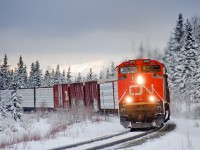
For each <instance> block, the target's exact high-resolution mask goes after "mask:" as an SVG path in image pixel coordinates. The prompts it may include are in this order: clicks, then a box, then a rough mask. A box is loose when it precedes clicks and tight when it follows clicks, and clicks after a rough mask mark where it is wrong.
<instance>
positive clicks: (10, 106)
mask: <svg viewBox="0 0 200 150" xmlns="http://www.w3.org/2000/svg"><path fill="white" fill-rule="evenodd" d="M5 93H6V94H7V95H6V96H5V97H4V99H1V101H0V107H1V108H0V109H1V111H0V113H1V117H3V118H10V119H13V120H15V121H19V120H20V119H21V116H22V107H21V102H22V99H21V97H20V96H19V95H18V93H17V91H16V90H13V91H11V92H10V91H8V90H7V91H5Z"/></svg>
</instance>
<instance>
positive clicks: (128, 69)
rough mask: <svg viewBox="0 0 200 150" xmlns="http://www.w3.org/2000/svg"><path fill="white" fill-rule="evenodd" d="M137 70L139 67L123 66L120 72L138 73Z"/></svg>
mask: <svg viewBox="0 0 200 150" xmlns="http://www.w3.org/2000/svg"><path fill="white" fill-rule="evenodd" d="M136 72H137V67H135V66H133V67H122V68H120V73H121V74H128V73H136Z"/></svg>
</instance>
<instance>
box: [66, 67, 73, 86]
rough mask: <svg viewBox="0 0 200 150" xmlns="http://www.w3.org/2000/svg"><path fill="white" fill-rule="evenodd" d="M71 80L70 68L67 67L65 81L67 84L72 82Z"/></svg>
mask: <svg viewBox="0 0 200 150" xmlns="http://www.w3.org/2000/svg"><path fill="white" fill-rule="evenodd" d="M71 78H72V75H71V71H70V66H69V68H68V71H67V79H66V80H67V83H71V82H72V80H71Z"/></svg>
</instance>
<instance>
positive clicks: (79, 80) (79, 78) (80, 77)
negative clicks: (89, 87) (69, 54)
mask: <svg viewBox="0 0 200 150" xmlns="http://www.w3.org/2000/svg"><path fill="white" fill-rule="evenodd" d="M82 80H83V79H82V76H81V73H80V72H79V73H78V77H77V78H76V82H78V83H80V82H82Z"/></svg>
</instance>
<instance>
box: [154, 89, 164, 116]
mask: <svg viewBox="0 0 200 150" xmlns="http://www.w3.org/2000/svg"><path fill="white" fill-rule="evenodd" d="M153 89H154V91H155V92H156V94H157V95H158V96H159V97H160V99H161V100H162V101H163V109H164V112H165V104H164V99H163V98H162V97H161V96H160V95H159V94H158V92H157V91H156V89H155V88H154V87H153Z"/></svg>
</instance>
